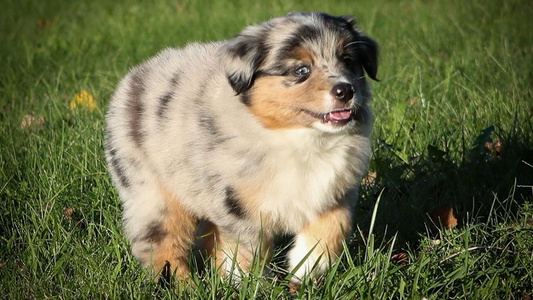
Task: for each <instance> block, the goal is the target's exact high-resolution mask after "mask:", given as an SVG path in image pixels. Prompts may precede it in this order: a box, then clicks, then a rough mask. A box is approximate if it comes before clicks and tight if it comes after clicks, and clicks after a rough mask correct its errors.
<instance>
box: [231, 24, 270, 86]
mask: <svg viewBox="0 0 533 300" xmlns="http://www.w3.org/2000/svg"><path fill="white" fill-rule="evenodd" d="M264 32H265V28H263V27H262V26H250V27H248V28H246V29H245V30H244V31H243V32H241V33H240V34H239V35H237V36H236V37H234V38H233V39H231V40H229V41H228V42H227V43H226V44H225V45H224V46H223V47H222V49H221V51H222V53H221V56H222V57H221V58H222V62H223V65H224V69H225V70H224V71H225V72H226V77H227V78H228V81H229V83H230V85H231V87H232V88H233V90H234V91H235V93H236V94H237V95H239V94H241V93H244V92H246V91H247V90H249V89H250V88H251V87H252V84H253V82H254V77H255V74H256V72H257V71H258V69H259V67H260V65H261V63H262V62H263V61H264V59H265V55H266V51H265V49H264V35H265V34H264Z"/></svg>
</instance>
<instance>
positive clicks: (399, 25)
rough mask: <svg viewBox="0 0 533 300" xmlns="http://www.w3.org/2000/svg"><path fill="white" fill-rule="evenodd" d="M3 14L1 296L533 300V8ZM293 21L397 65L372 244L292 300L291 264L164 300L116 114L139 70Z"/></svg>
mask: <svg viewBox="0 0 533 300" xmlns="http://www.w3.org/2000/svg"><path fill="white" fill-rule="evenodd" d="M4 2H5V3H3V5H2V11H1V12H0V28H1V29H0V45H2V46H1V47H0V66H1V67H2V68H1V72H0V124H1V126H0V200H1V201H2V202H1V203H2V210H1V212H0V295H2V296H4V297H6V298H10V299H27V298H38V299H42V298H67V299H74V298H75V299H77V298H139V299H145V298H151V297H162V298H176V299H250V298H257V299H294V298H296V299H385V298H389V299H391V298H392V299H421V298H422V297H426V298H429V299H448V298H460V299H519V298H521V297H522V296H523V295H529V296H531V295H533V285H532V284H531V283H532V282H533V271H532V270H533V247H532V245H533V238H532V236H533V234H532V230H533V223H532V219H533V210H532V209H533V205H532V201H533V197H532V191H533V187H532V186H533V167H532V166H531V165H532V164H533V146H532V145H533V119H532V116H533V99H532V98H533V87H532V85H531V84H532V82H533V55H532V54H533V53H532V51H533V48H532V46H531V41H532V40H533V31H532V30H530V29H529V27H530V21H529V20H530V17H531V15H533V7H532V6H531V5H530V4H529V2H528V1H519V0H511V1H468V2H464V1H455V0H454V1H385V0H379V1H358V2H357V3H354V2H353V1H339V2H335V3H332V2H326V1H317V0H306V1H263V2H259V3H255V2H252V1H244V0H242V1H228V2H227V1H215V2H211V1H179V2H178V1H153V2H141V1H132V0H127V1H122V2H112V1H100V0H96V1H85V2H80V1H71V2H65V1H31V0H28V1H24V2H20V1H12V0H9V1H4ZM293 10H305V11H312V10H318V11H326V12H329V13H332V14H351V15H355V16H356V17H357V19H358V24H359V25H360V26H361V27H362V29H363V30H364V31H365V32H366V33H367V34H369V35H370V36H372V37H374V38H375V39H376V40H377V41H378V42H379V44H380V47H381V56H380V70H379V73H378V77H379V78H380V79H381V81H380V82H378V83H374V84H373V91H374V96H375V97H374V100H373V104H372V105H373V108H374V113H375V115H376V124H375V130H374V135H373V140H374V156H373V160H372V163H371V171H372V172H373V175H374V176H373V178H372V179H370V180H367V181H366V182H365V184H364V185H363V187H362V192H361V200H360V203H359V205H358V207H357V208H356V219H355V225H357V228H358V230H357V232H356V233H355V234H354V235H353V237H352V238H351V239H350V240H349V241H348V242H347V244H346V247H345V251H344V252H343V254H342V256H341V258H340V259H339V261H338V262H337V263H336V264H335V265H334V266H333V267H332V269H331V271H330V272H329V273H327V274H325V275H324V276H323V277H322V278H319V279H318V280H316V282H313V281H312V280H308V281H306V282H304V285H303V286H302V288H301V289H300V290H299V291H298V292H297V293H296V294H295V295H290V294H289V292H288V291H289V287H288V283H287V281H286V276H285V275H286V274H284V273H283V268H284V266H283V264H282V263H280V261H282V260H283V259H282V258H283V257H282V256H283V251H281V249H279V251H278V252H279V253H277V255H276V256H275V257H274V261H275V264H273V265H269V266H266V267H267V268H269V269H272V270H271V271H270V272H266V274H263V273H262V272H260V271H259V270H261V269H263V267H265V266H262V265H261V264H259V265H258V266H257V269H256V270H257V271H255V272H253V273H252V274H251V275H250V276H248V277H245V278H243V281H242V283H241V285H240V286H235V285H231V284H230V283H228V281H227V280H225V279H223V278H220V277H219V276H218V273H217V272H216V270H215V269H214V268H207V270H205V271H204V272H195V273H194V274H193V277H192V281H193V282H194V283H195V287H193V288H191V287H190V286H189V287H186V286H184V284H181V285H180V284H177V285H176V286H174V287H173V288H171V289H166V290H165V289H160V288H159V287H158V285H157V284H155V283H154V282H153V281H151V280H149V279H148V277H149V275H148V274H147V273H146V272H145V271H144V270H143V269H142V268H141V267H140V265H139V264H138V263H137V262H136V261H135V259H134V258H133V257H132V256H131V254H130V250H129V245H128V243H127V242H126V240H125V239H124V236H123V233H122V229H121V222H120V206H119V201H118V198H117V194H116V192H115V190H114V189H113V187H112V185H111V183H110V179H109V177H108V175H107V171H106V166H105V160H104V157H103V130H104V114H105V110H106V107H107V104H108V100H109V97H110V95H111V93H112V92H113V90H114V88H115V87H116V85H117V83H118V81H119V80H120V78H121V77H122V76H123V75H124V74H125V73H126V72H127V70H128V69H129V68H131V67H132V66H134V65H135V64H137V63H139V62H141V61H143V60H145V59H146V58H148V57H149V56H151V55H154V54H155V53H157V52H158V51H159V50H161V49H162V48H165V47H169V46H181V45H184V44H185V43H187V42H189V41H209V40H219V39H227V38H231V37H232V36H233V35H234V34H236V33H237V32H238V31H239V30H240V29H242V28H243V27H244V26H245V25H247V24H251V23H255V22H260V21H264V20H266V19H268V18H270V17H273V16H278V15H282V14H284V13H286V12H288V11H293ZM73 103H74V104H73ZM380 195H381V196H380ZM378 198H379V199H380V200H379V203H377V199H378ZM443 205H447V206H450V207H453V209H454V212H455V213H456V217H457V219H458V226H457V227H454V228H451V229H446V230H440V231H439V230H436V228H434V226H433V225H432V224H431V222H430V221H429V220H428V214H429V213H431V212H432V211H433V210H434V209H435V208H438V207H442V206H443ZM374 211H376V213H375V214H373V212H374ZM371 224H372V226H371ZM369 231H371V233H372V234H369ZM281 240H282V241H285V240H286V239H281ZM391 257H393V259H392V260H391ZM395 257H396V258H397V257H403V258H404V260H403V261H398V260H395V259H394V258H395ZM192 268H193V269H197V268H196V267H195V266H194V265H193V266H192Z"/></svg>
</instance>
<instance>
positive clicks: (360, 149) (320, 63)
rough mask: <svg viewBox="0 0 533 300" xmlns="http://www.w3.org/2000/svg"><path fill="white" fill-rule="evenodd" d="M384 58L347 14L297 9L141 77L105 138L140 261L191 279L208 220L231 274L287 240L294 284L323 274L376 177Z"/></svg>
mask: <svg viewBox="0 0 533 300" xmlns="http://www.w3.org/2000/svg"><path fill="white" fill-rule="evenodd" d="M377 52H378V51H377V44H376V43H375V42H374V41H373V40H372V39H370V38H368V37H367V36H365V35H363V34H362V33H361V32H360V31H359V30H358V29H357V28H356V27H355V22H354V20H353V18H351V17H346V16H341V17H334V16H330V15H327V14H324V13H291V14H288V15H286V16H283V17H279V18H274V19H271V20H269V21H267V22H265V23H261V24H258V25H252V26H249V27H247V28H245V29H244V31H242V32H241V33H240V34H238V35H237V36H235V37H234V38H232V39H230V40H227V41H221V42H213V43H205V44H199V43H191V44H188V45H186V46H185V47H184V48H181V49H173V48H172V49H166V50H164V51H162V52H161V53H159V54H158V55H156V56H155V57H153V58H151V59H150V60H148V61H147V62H145V63H143V64H141V65H139V66H137V67H135V68H133V69H132V70H131V71H130V72H129V74H128V75H126V77H125V78H124V79H123V80H122V81H121V82H120V84H119V86H118V89H117V90H116V92H115V94H114V95H113V98H112V99H111V102H110V107H109V112H108V114H107V131H106V158H107V163H108V165H109V170H110V173H111V176H112V178H113V182H114V184H115V185H116V187H117V189H118V192H119V195H120V199H121V200H122V205H123V221H124V228H125V231H126V233H127V236H128V238H129V240H130V241H131V245H132V251H133V255H134V256H135V257H137V258H138V259H139V261H140V262H141V263H142V264H143V265H145V266H146V267H148V268H150V269H151V270H152V271H153V273H154V274H155V275H157V274H158V273H159V272H161V270H162V269H163V268H165V266H166V268H170V270H172V272H174V274H175V275H176V277H178V278H183V277H187V276H189V269H188V262H187V259H188V257H189V249H190V248H191V246H192V245H193V244H195V236H196V235H197V230H198V227H199V225H198V224H203V225H202V226H201V227H202V228H203V229H204V230H207V231H208V232H209V233H210V235H209V238H208V241H207V242H206V241H204V243H203V245H204V246H205V247H207V248H208V249H207V250H209V251H211V253H212V255H213V257H214V258H215V260H216V263H217V265H218V266H219V267H220V270H221V272H222V273H223V274H226V275H228V272H234V270H232V265H234V264H236V265H238V266H239V269H240V270H242V271H244V272H246V271H247V270H248V269H249V268H250V265H251V262H252V259H253V258H254V257H259V258H263V259H269V257H270V254H271V252H272V240H273V237H274V235H275V234H278V233H289V234H294V235H295V240H294V245H293V247H292V249H291V250H290V252H289V253H288V265H289V268H290V270H291V271H292V274H293V275H292V279H291V280H292V282H293V283H295V284H297V283H299V282H300V281H301V280H302V278H304V276H306V275H317V274H320V273H322V272H324V271H325V270H326V269H327V268H328V266H329V265H330V264H331V263H332V262H333V261H335V259H336V258H337V256H338V255H339V254H340V252H341V251H342V249H341V248H342V241H343V240H344V239H345V238H346V237H347V235H349V234H350V233H351V223H352V221H351V219H352V208H353V206H354V204H355V201H356V198H357V190H358V187H359V182H360V180H361V178H362V176H363V175H365V173H366V172H367V168H368V162H369V157H370V153H371V148H370V138H369V136H370V133H371V127H372V123H373V117H372V114H371V111H370V108H369V106H368V102H369V100H370V90H369V86H368V84H367V78H366V75H368V77H370V78H372V79H376V73H377V56H378V54H377ZM365 74H366V75H365ZM206 228H207V229H206ZM301 262H302V263H301ZM300 263H301V266H300V267H299V268H297V266H298V265H299V264H300Z"/></svg>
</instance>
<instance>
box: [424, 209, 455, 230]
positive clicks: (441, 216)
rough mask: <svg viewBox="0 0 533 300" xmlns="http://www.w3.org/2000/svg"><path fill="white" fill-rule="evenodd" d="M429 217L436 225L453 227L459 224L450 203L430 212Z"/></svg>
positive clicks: (447, 227)
mask: <svg viewBox="0 0 533 300" xmlns="http://www.w3.org/2000/svg"><path fill="white" fill-rule="evenodd" d="M429 217H430V218H431V221H432V222H433V225H435V226H442V227H444V228H446V229H453V228H455V227H456V226H457V217H456V216H455V213H454V212H453V207H451V206H450V205H443V206H440V207H437V208H436V209H434V210H433V211H432V212H431V213H430V214H429Z"/></svg>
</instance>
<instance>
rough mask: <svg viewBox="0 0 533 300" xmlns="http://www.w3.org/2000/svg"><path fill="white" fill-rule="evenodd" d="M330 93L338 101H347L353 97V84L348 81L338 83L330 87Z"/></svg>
mask: <svg viewBox="0 0 533 300" xmlns="http://www.w3.org/2000/svg"><path fill="white" fill-rule="evenodd" d="M331 94H332V95H333V97H335V99H337V100H339V101H342V102H348V101H350V99H352V98H353V94H354V90H353V86H352V85H351V84H349V83H338V84H336V85H335V86H334V87H333V88H332V89H331Z"/></svg>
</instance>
